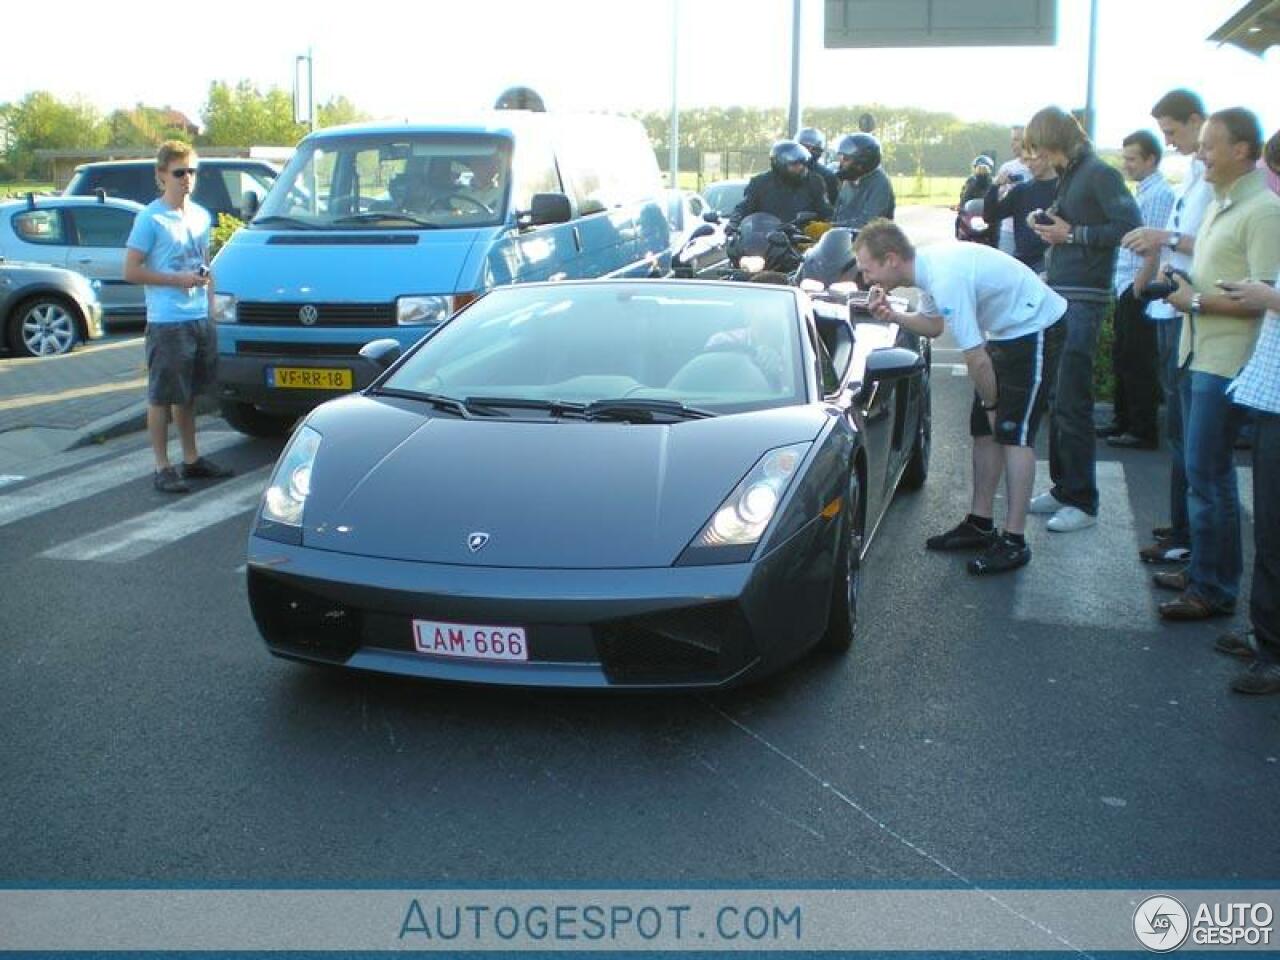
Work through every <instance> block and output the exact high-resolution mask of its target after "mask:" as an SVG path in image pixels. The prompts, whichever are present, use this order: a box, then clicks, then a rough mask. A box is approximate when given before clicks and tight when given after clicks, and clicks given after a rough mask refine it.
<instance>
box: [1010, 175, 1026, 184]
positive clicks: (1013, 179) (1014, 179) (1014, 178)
mask: <svg viewBox="0 0 1280 960" xmlns="http://www.w3.org/2000/svg"><path fill="white" fill-rule="evenodd" d="M1022 180H1023V176H1022V174H1020V173H1011V174H1009V182H1010V183H1021V182H1022Z"/></svg>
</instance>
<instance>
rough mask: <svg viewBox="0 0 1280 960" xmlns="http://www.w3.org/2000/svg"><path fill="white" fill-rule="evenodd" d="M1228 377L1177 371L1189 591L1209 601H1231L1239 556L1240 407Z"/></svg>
mask: <svg viewBox="0 0 1280 960" xmlns="http://www.w3.org/2000/svg"><path fill="white" fill-rule="evenodd" d="M1230 383H1231V380H1230V379H1229V378H1227V377H1219V376H1215V375H1214V374H1212V373H1201V372H1200V371H1198V370H1184V371H1183V372H1182V383H1181V385H1180V386H1181V389H1182V436H1183V452H1184V454H1185V456H1186V467H1187V516H1188V518H1189V519H1190V521H1191V565H1190V566H1189V567H1188V568H1187V578H1188V586H1187V589H1188V591H1189V592H1191V593H1194V594H1197V595H1198V596H1200V597H1201V598H1202V599H1204V600H1206V601H1208V602H1209V603H1211V604H1213V605H1215V606H1234V605H1235V602H1236V597H1237V595H1238V594H1239V593H1240V575H1241V572H1242V570H1243V568H1244V555H1243V553H1242V551H1241V546H1240V492H1239V490H1237V489H1236V468H1235V454H1234V453H1233V451H1234V449H1235V442H1236V434H1237V432H1238V431H1239V429H1240V423H1241V420H1242V419H1243V411H1242V410H1241V408H1239V407H1237V406H1236V405H1235V404H1234V403H1232V402H1231V398H1230V397H1229V396H1227V387H1228V386H1229V385H1230Z"/></svg>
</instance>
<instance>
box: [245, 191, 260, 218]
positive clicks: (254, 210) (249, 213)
mask: <svg viewBox="0 0 1280 960" xmlns="http://www.w3.org/2000/svg"><path fill="white" fill-rule="evenodd" d="M260 206H262V200H261V199H259V197H258V192H257V191H256V190H246V191H245V192H244V196H243V197H241V198H240V219H241V220H243V221H244V222H245V223H248V222H249V221H250V220H252V219H253V218H254V217H255V216H257V214H258V208H259V207H260Z"/></svg>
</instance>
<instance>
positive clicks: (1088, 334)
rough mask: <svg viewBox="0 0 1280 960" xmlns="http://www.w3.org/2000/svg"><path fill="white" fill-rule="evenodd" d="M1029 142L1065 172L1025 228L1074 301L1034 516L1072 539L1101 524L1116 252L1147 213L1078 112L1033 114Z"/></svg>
mask: <svg viewBox="0 0 1280 960" xmlns="http://www.w3.org/2000/svg"><path fill="white" fill-rule="evenodd" d="M1024 142H1025V144H1026V146H1027V149H1028V150H1030V151H1031V152H1032V153H1033V154H1040V155H1042V156H1043V157H1044V158H1045V159H1046V160H1048V161H1049V162H1050V163H1051V164H1052V165H1053V166H1054V168H1055V169H1056V170H1057V171H1058V174H1059V180H1058V194H1057V198H1056V199H1055V200H1054V202H1053V205H1052V206H1051V207H1050V208H1049V209H1048V210H1043V211H1040V210H1037V211H1034V212H1032V213H1031V214H1030V215H1029V216H1028V217H1027V220H1026V223H1027V225H1028V226H1030V227H1031V229H1032V230H1034V231H1035V233H1036V235H1037V236H1038V237H1039V238H1040V239H1041V240H1043V241H1044V242H1045V243H1046V244H1048V245H1049V249H1048V250H1047V251H1046V252H1045V268H1046V278H1045V279H1046V281H1047V282H1048V284H1049V286H1050V287H1052V288H1053V289H1054V290H1056V291H1057V292H1058V293H1060V294H1062V296H1064V297H1066V298H1067V304H1068V306H1067V313H1066V318H1065V319H1066V322H1067V341H1066V344H1065V346H1064V347H1063V350H1062V359H1061V361H1060V363H1059V366H1058V382H1057V389H1056V393H1055V396H1054V397H1053V400H1052V402H1051V405H1050V424H1049V474H1050V476H1051V477H1052V478H1053V488H1052V489H1051V490H1049V491H1047V492H1045V493H1042V494H1040V495H1039V496H1037V497H1035V498H1033V499H1032V501H1031V512H1032V513H1046V514H1047V513H1051V514H1053V516H1052V517H1051V518H1050V520H1049V524H1048V526H1049V529H1050V530H1053V531H1055V532H1058V533H1069V532H1072V531H1075V530H1083V529H1085V528H1086V527H1091V526H1093V525H1094V524H1095V523H1097V522H1098V483H1097V469H1096V462H1095V446H1094V443H1095V441H1094V426H1093V355H1094V352H1095V350H1096V348H1097V344H1098V328H1099V327H1100V326H1101V325H1102V320H1103V318H1104V317H1105V316H1106V312H1107V307H1108V306H1109V305H1110V303H1111V297H1112V289H1111V285H1112V278H1113V276H1114V274H1115V266H1116V248H1117V247H1118V246H1119V245H1120V240H1121V238H1123V237H1124V235H1125V234H1126V233H1128V232H1129V231H1130V230H1133V229H1135V228H1137V227H1139V226H1141V225H1142V215H1141V214H1140V213H1139V212H1138V205H1137V204H1136V203H1135V202H1134V199H1133V196H1132V195H1131V194H1130V193H1129V191H1128V189H1127V188H1126V187H1125V183H1124V178H1123V177H1122V176H1121V175H1120V172H1119V171H1118V170H1116V169H1114V168H1113V167H1110V166H1108V165H1107V164H1106V163H1104V162H1102V160H1100V159H1099V158H1098V156H1097V154H1095V153H1094V152H1093V144H1092V143H1090V141H1089V138H1088V136H1087V135H1086V134H1085V132H1084V130H1083V129H1081V127H1080V124H1079V123H1078V122H1077V121H1076V119H1075V118H1074V117H1073V116H1071V114H1069V113H1067V112H1065V111H1063V110H1060V109H1058V108H1057V107H1045V108H1044V109H1043V110H1041V111H1040V112H1038V113H1037V114H1036V115H1035V116H1034V117H1032V118H1031V122H1030V123H1029V124H1028V125H1027V129H1026V134H1025V138H1024Z"/></svg>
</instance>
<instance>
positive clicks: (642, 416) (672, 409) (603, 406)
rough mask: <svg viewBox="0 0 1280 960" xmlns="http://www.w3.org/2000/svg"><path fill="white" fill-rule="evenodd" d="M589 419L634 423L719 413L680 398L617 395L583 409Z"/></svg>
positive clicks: (702, 416)
mask: <svg viewBox="0 0 1280 960" xmlns="http://www.w3.org/2000/svg"><path fill="white" fill-rule="evenodd" d="M582 415H583V416H584V417H586V418H587V419H588V420H629V421H631V422H633V423H652V422H653V420H654V416H655V415H657V416H663V417H671V418H672V419H674V420H705V419H706V418H707V417H714V416H717V414H716V413H715V412H714V411H712V410H703V409H702V408H701V407H687V406H685V405H684V404H683V403H681V402H680V401H678V400H650V399H646V398H644V397H617V398H615V399H612V400H597V401H595V402H594V403H589V404H587V405H586V407H585V408H584V409H583V411H582Z"/></svg>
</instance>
